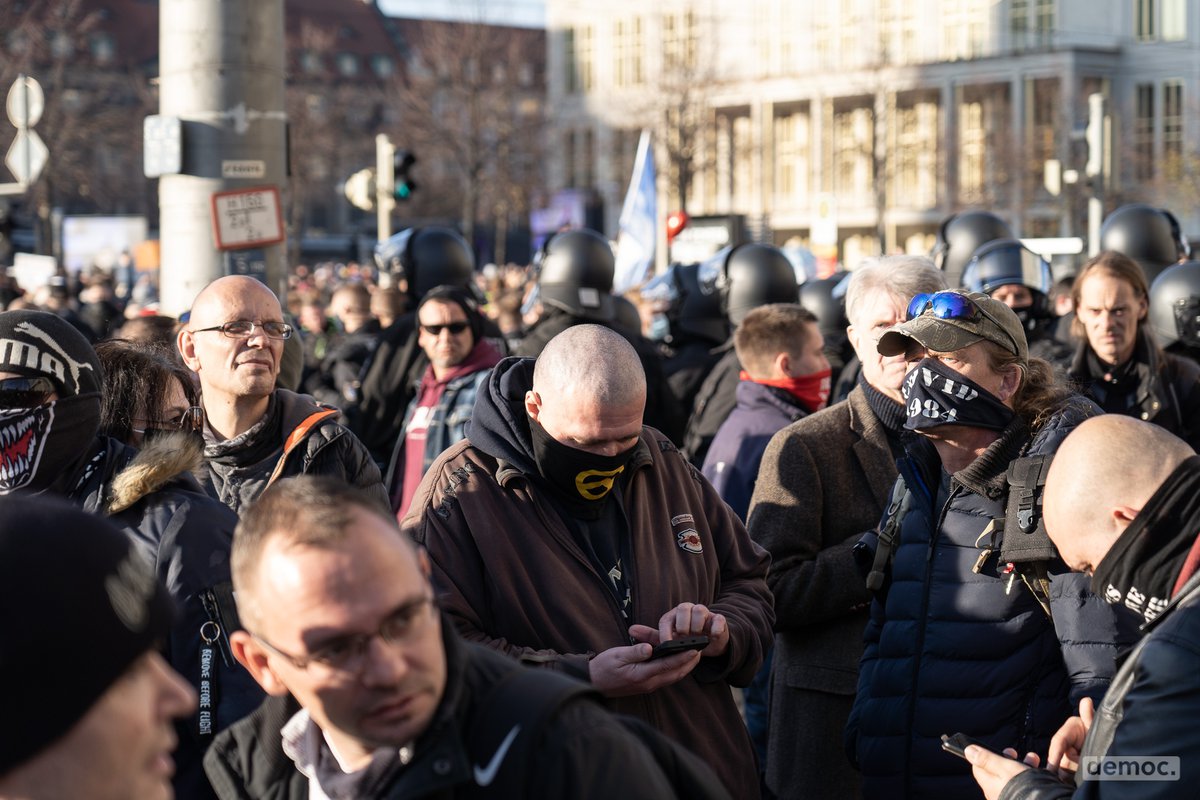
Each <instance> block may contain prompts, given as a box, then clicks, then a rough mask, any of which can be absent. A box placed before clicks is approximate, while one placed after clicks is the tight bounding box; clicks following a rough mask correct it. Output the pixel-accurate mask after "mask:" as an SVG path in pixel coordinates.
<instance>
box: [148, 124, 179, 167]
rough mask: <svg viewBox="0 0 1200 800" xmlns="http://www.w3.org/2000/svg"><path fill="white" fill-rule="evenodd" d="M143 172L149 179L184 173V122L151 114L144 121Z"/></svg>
mask: <svg viewBox="0 0 1200 800" xmlns="http://www.w3.org/2000/svg"><path fill="white" fill-rule="evenodd" d="M142 172H143V174H145V176H146V177H147V178H158V177H161V176H163V175H178V174H179V173H181V172H183V120H181V119H180V118H179V117H171V116H164V115H161V114H151V115H150V116H148V117H146V118H145V119H144V120H142Z"/></svg>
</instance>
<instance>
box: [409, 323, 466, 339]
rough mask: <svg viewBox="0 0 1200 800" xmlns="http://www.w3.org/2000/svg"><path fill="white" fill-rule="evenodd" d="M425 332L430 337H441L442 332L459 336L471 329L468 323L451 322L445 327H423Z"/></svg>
mask: <svg viewBox="0 0 1200 800" xmlns="http://www.w3.org/2000/svg"><path fill="white" fill-rule="evenodd" d="M421 327H422V328H424V329H425V332H426V333H428V334H429V335H430V336H441V335H442V331H450V334H451V335H453V336H458V335H459V334H460V333H462V332H463V331H465V330H466V329H467V328H469V327H471V325H470V323H467V322H450V323H447V324H445V325H422V326H421Z"/></svg>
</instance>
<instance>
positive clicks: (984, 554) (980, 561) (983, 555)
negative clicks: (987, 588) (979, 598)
mask: <svg viewBox="0 0 1200 800" xmlns="http://www.w3.org/2000/svg"><path fill="white" fill-rule="evenodd" d="M991 557H992V548H990V547H985V548H983V550H982V551H981V552H980V553H979V558H977V559H976V560H975V566H973V567H971V572H974V573H975V574H976V575H978V574H979V572H980V570H982V569H983V565H984V562H986V561H987V560H988V559H989V558H991Z"/></svg>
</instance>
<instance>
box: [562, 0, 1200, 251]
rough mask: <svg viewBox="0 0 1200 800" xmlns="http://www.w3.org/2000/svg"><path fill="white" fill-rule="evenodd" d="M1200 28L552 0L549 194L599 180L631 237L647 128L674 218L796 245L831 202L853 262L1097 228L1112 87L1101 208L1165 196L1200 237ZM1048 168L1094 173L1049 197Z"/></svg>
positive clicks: (987, 2)
mask: <svg viewBox="0 0 1200 800" xmlns="http://www.w3.org/2000/svg"><path fill="white" fill-rule="evenodd" d="M1189 11H1190V13H1189ZM1198 17H1200V13H1197V11H1196V6H1195V4H1190V8H1189V4H1188V3H1187V2H1186V0H844V1H843V2H841V3H836V4H830V3H821V2H811V1H806V0H744V1H743V2H741V3H737V4H733V3H727V2H718V0H663V1H662V2H659V3H655V4H654V5H653V6H652V7H650V6H647V5H646V4H644V3H636V2H630V1H628V0H613V1H612V2H610V3H607V4H605V5H604V6H603V7H601V6H598V5H596V4H592V3H587V2H583V0H550V2H549V7H548V45H549V48H550V51H549V56H548V58H549V64H550V76H551V78H550V81H549V92H550V100H549V108H550V109H552V111H553V114H554V116H553V120H552V126H553V132H552V134H551V135H552V136H555V137H557V141H559V142H561V143H562V144H561V147H560V148H558V149H557V152H556V154H555V155H556V158H555V159H554V163H553V164H552V165H551V181H552V184H553V185H555V186H558V187H563V188H586V187H589V186H590V187H591V188H592V189H594V191H596V192H597V193H598V194H599V196H600V197H601V198H602V200H603V202H604V205H605V208H606V222H607V224H608V227H609V228H610V229H611V228H615V222H616V219H617V215H618V214H619V210H620V203H621V199H622V198H623V194H624V191H625V185H626V184H627V182H628V174H629V169H628V165H629V164H630V163H631V159H632V154H631V142H636V131H637V130H638V129H640V128H642V127H649V128H650V129H651V130H653V131H654V132H655V133H656V135H657V139H658V149H657V154H658V163H659V173H660V176H661V175H664V173H665V174H666V177H664V178H663V179H662V180H661V181H660V192H659V194H660V207H662V208H666V209H676V208H680V207H686V209H687V210H688V212H689V213H691V214H693V215H695V214H739V215H744V216H745V218H746V219H747V221H748V225H747V229H748V230H749V231H751V232H752V234H753V235H756V236H758V237H760V238H763V239H770V240H773V241H775V242H776V243H780V244H782V243H784V242H787V241H789V240H791V241H796V240H799V241H801V242H804V241H807V240H808V239H809V237H810V235H811V231H812V228H813V225H814V223H817V224H820V223H819V221H818V220H817V215H818V208H825V209H831V213H832V215H833V216H834V222H835V223H836V227H837V231H838V245H839V254H840V257H841V258H842V260H843V261H845V262H847V263H851V264H852V263H853V262H855V261H856V260H857V259H858V258H859V257H860V256H861V255H862V254H868V253H872V252H878V250H879V247H880V244H879V242H880V240H881V239H882V240H883V243H884V244H883V247H884V249H886V251H888V252H899V251H909V252H926V251H928V250H929V248H930V246H931V245H932V243H933V241H934V238H935V236H936V231H937V227H938V225H939V223H940V222H941V220H942V219H944V218H945V217H946V216H947V215H949V214H951V213H953V212H955V211H959V210H962V209H966V208H986V209H990V210H993V211H995V212H996V213H998V214H1000V215H1001V216H1002V217H1004V218H1005V219H1007V220H1008V221H1009V222H1010V223H1011V224H1012V225H1013V227H1014V228H1015V229H1016V230H1017V231H1018V232H1019V234H1020V235H1022V236H1060V235H1084V234H1085V232H1086V225H1085V214H1086V211H1085V209H1086V200H1087V198H1088V197H1090V196H1091V193H1092V191H1093V188H1092V187H1091V186H1089V185H1088V183H1087V180H1086V178H1085V177H1084V176H1083V171H1084V162H1085V161H1086V157H1087V146H1086V143H1085V141H1084V139H1083V128H1084V126H1085V125H1086V122H1087V119H1088V97H1089V95H1091V94H1093V93H1101V94H1103V95H1104V96H1105V97H1106V98H1107V103H1108V110H1109V126H1108V129H1109V131H1110V133H1111V137H1110V141H1111V146H1110V151H1109V154H1108V156H1107V158H1106V159H1105V164H1106V166H1107V167H1108V172H1107V174H1106V176H1105V177H1104V180H1103V182H1102V183H1103V185H1102V186H1100V187H1097V190H1098V191H1100V192H1101V196H1102V197H1103V199H1104V201H1105V205H1106V207H1107V208H1109V209H1111V208H1114V207H1116V206H1117V205H1120V204H1122V203H1125V202H1133V201H1144V202H1150V203H1154V204H1157V205H1160V206H1165V207H1169V208H1171V209H1172V210H1173V211H1175V212H1176V214H1177V215H1178V216H1179V217H1180V219H1181V221H1182V222H1183V224H1184V227H1185V230H1195V229H1197V228H1200V214H1198V211H1197V208H1198V203H1197V201H1198V200H1200V197H1197V191H1196V189H1195V188H1194V185H1195V183H1196V181H1195V175H1196V173H1197V172H1198V171H1200V152H1198V151H1197V146H1196V145H1194V144H1192V143H1191V141H1194V140H1195V136H1192V137H1190V140H1191V141H1190V140H1189V137H1188V136H1187V135H1186V134H1187V132H1188V131H1192V132H1195V131H1196V130H1197V129H1198V127H1197V126H1198V125H1200V109H1198V108H1197V103H1196V98H1197V95H1198V94H1200V91H1198V87H1200V47H1198V44H1200V18H1198ZM681 138H688V139H690V142H691V146H690V149H689V148H688V147H684V146H682V144H681V142H680V141H679V140H680V139H681ZM1048 161H1057V162H1058V164H1059V165H1060V166H1061V168H1062V169H1064V170H1068V171H1069V170H1077V171H1078V173H1079V175H1080V177H1079V180H1078V182H1076V183H1074V184H1065V185H1063V186H1062V187H1061V190H1060V191H1058V192H1057V194H1052V193H1051V191H1050V189H1048V188H1047V186H1046V183H1047V181H1046V180H1045V176H1046V170H1047V168H1046V164H1047V162H1048ZM681 165H682V168H681ZM681 172H683V173H688V174H687V175H685V176H684V178H685V179H683V180H681V179H680V173H681ZM1052 188H1053V187H1052ZM829 213H830V212H826V218H825V221H826V222H828V221H829V220H828V214H829ZM608 232H609V233H613V232H614V231H613V230H609V231H608Z"/></svg>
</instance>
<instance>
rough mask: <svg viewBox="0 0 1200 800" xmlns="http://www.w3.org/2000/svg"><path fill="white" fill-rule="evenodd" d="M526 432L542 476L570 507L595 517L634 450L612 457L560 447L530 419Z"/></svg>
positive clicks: (559, 443)
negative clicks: (590, 513)
mask: <svg viewBox="0 0 1200 800" xmlns="http://www.w3.org/2000/svg"><path fill="white" fill-rule="evenodd" d="M529 432H530V433H531V434H532V440H533V453H534V457H535V458H536V459H537V466H538V471H539V472H540V473H541V475H542V477H543V478H545V479H546V480H547V481H548V482H549V483H550V485H551V486H553V487H554V488H555V489H556V490H557V491H558V492H559V494H561V496H562V498H563V499H564V500H566V501H567V502H568V503H570V504H571V505H572V506H574V507H576V508H580V509H582V510H585V511H594V512H595V513H597V514H598V513H599V512H600V510H601V509H602V507H603V504H604V501H605V499H606V498H607V497H608V495H609V493H610V492H611V491H612V488H613V485H614V484H615V483H616V481H617V478H618V477H619V476H620V475H621V473H622V472H624V471H625V467H626V465H627V464H628V463H629V457H630V456H631V455H632V454H633V451H634V449H635V448H636V447H637V445H636V444H635V445H634V446H633V447H630V448H629V449H628V450H623V451H621V452H620V453H617V454H616V455H615V456H600V455H596V454H595V453H589V452H587V451H586V450H580V449H578V448H575V447H570V446H568V445H565V444H563V443H562V442H560V441H558V440H557V439H555V438H554V437H553V436H551V435H550V434H549V433H547V432H546V429H545V428H543V427H542V426H541V425H540V424H539V423H538V422H537V420H534V419H532V418H531V419H530V420H529Z"/></svg>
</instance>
